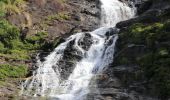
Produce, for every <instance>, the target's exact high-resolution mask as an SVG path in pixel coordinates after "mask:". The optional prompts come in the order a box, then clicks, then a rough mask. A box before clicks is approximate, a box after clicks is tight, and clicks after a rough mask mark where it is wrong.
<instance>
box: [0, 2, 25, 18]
mask: <svg viewBox="0 0 170 100" xmlns="http://www.w3.org/2000/svg"><path fill="white" fill-rule="evenodd" d="M21 4H22V5H23V4H24V0H1V1H0V16H4V15H5V14H6V13H20V12H21V11H22V7H21Z"/></svg>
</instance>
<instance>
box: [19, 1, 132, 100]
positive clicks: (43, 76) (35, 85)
mask: <svg viewBox="0 0 170 100" xmlns="http://www.w3.org/2000/svg"><path fill="white" fill-rule="evenodd" d="M100 1H101V23H100V24H101V25H100V26H101V28H99V29H96V30H94V31H93V32H86V33H84V32H82V33H77V34H74V35H71V36H70V37H69V38H67V40H66V42H63V43H61V44H60V45H59V46H58V47H56V48H55V50H54V51H53V52H51V53H50V54H49V55H48V56H47V57H46V58H45V61H43V62H41V61H40V59H39V60H38V61H37V65H36V66H38V68H37V69H36V70H35V71H34V72H33V76H32V77H31V78H29V79H27V80H26V81H25V82H24V83H23V84H22V91H21V94H22V95H26V96H35V97H37V96H45V97H50V98H56V99H57V100H58V99H59V100H82V97H84V96H85V95H87V94H88V93H89V83H90V81H91V79H92V77H93V76H94V75H95V74H98V73H102V71H103V70H104V69H105V68H107V67H108V66H109V64H110V63H112V62H113V60H114V52H115V44H116V41H117V39H118V35H117V34H116V33H117V29H116V28H113V27H115V25H116V23H118V22H120V21H123V20H127V19H129V18H132V17H133V16H134V11H135V10H134V8H130V7H129V6H128V5H127V4H125V3H122V2H120V1H119V0H100ZM86 35H88V36H89V37H90V40H89V41H90V43H89V42H87V41H84V40H87V37H86ZM73 41H74V42H73ZM80 41H81V42H83V43H80ZM71 42H73V43H71ZM70 43H71V44H72V45H71V47H73V48H74V50H75V51H76V52H75V53H76V55H81V59H80V60H77V61H74V66H73V70H72V72H71V73H69V76H68V77H67V78H65V79H62V78H61V76H62V73H61V69H60V68H61V67H64V66H61V65H62V64H61V59H64V55H65V51H66V49H67V48H68V46H70ZM87 45H89V46H88V48H86V49H85V48H83V47H84V46H87ZM65 73H68V72H67V71H66V72H65Z"/></svg>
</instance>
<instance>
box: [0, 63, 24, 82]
mask: <svg viewBox="0 0 170 100" xmlns="http://www.w3.org/2000/svg"><path fill="white" fill-rule="evenodd" d="M26 74H27V67H26V66H25V65H14V66H13V65H10V64H3V65H0V80H4V79H6V78H19V77H24V76H25V75H26Z"/></svg>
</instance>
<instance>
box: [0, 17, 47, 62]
mask: <svg viewBox="0 0 170 100" xmlns="http://www.w3.org/2000/svg"><path fill="white" fill-rule="evenodd" d="M20 36H21V34H20V30H19V29H18V28H17V27H15V26H13V25H11V24H10V23H9V22H8V21H6V20H0V56H2V57H7V58H11V59H16V60H28V59H30V55H29V54H30V53H31V52H34V51H36V50H38V49H40V48H41V47H42V46H43V44H44V43H45V38H46V37H47V36H48V34H47V33H46V32H38V33H37V34H35V35H33V36H27V37H26V39H24V41H21V37H20Z"/></svg>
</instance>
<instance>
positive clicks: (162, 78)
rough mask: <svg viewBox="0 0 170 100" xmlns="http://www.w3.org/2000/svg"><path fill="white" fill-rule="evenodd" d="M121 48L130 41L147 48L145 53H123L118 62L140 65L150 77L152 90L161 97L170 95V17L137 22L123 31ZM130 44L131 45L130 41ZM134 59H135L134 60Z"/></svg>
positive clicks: (148, 78)
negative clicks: (158, 20)
mask: <svg viewBox="0 0 170 100" xmlns="http://www.w3.org/2000/svg"><path fill="white" fill-rule="evenodd" d="M120 38H121V39H122V40H123V41H122V42H121V44H120V46H121V48H126V47H127V45H129V44H135V45H142V46H144V48H146V50H145V51H143V53H142V54H136V55H135V54H133V56H132V55H129V54H127V55H122V56H120V57H118V58H119V62H118V63H119V64H137V65H140V66H141V69H142V72H143V73H141V74H143V75H144V76H145V77H146V78H147V82H148V84H147V86H148V87H151V89H149V90H150V92H151V93H153V94H155V93H156V94H157V95H158V96H160V97H161V98H164V99H165V98H168V97H169V96H170V41H169V40H170V20H166V21H165V22H160V23H152V24H142V23H136V24H134V25H132V26H130V27H129V28H128V29H127V30H126V31H124V32H121V33H120ZM127 43H128V44H127ZM131 58H132V59H131Z"/></svg>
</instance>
